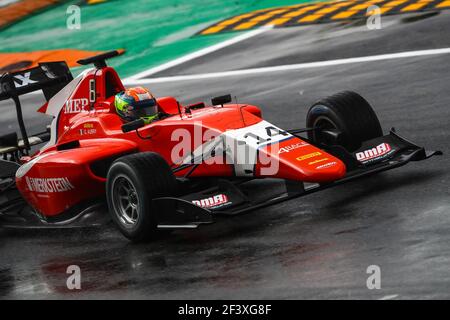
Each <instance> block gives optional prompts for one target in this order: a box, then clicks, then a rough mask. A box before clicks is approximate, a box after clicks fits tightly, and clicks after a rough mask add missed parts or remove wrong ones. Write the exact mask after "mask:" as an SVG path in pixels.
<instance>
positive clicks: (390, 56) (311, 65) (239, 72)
mask: <svg viewBox="0 0 450 320" xmlns="http://www.w3.org/2000/svg"><path fill="white" fill-rule="evenodd" d="M448 53H450V48H441V49H430V50H418V51H406V52H398V53H389V54H380V55H374V56H365V57H356V58H347V59H336V60H327V61H317V62H308V63H299V64H290V65H281V66H274V67H263V68H253V69H243V70H234V71H224V72H212V73H203V74H192V75H183V76H170V77H161V78H149V79H137V80H134V79H133V80H132V81H125V84H126V85H131V84H133V85H141V84H142V85H144V84H151V83H164V82H174V81H191V80H202V79H213V78H223V77H234V76H242V75H252V74H261V73H270V72H280V71H292V70H300V69H310V68H321V67H329V66H337V65H344V64H351V63H362V62H372V61H382V60H391V59H403V58H412V57H421V56H430V55H439V54H448Z"/></svg>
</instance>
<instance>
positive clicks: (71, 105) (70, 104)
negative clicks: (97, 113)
mask: <svg viewBox="0 0 450 320" xmlns="http://www.w3.org/2000/svg"><path fill="white" fill-rule="evenodd" d="M88 105H89V100H88V99H86V98H82V99H70V100H67V101H66V104H65V105H64V113H66V114H73V113H81V112H87V110H85V109H84V108H85V107H87V106H88Z"/></svg>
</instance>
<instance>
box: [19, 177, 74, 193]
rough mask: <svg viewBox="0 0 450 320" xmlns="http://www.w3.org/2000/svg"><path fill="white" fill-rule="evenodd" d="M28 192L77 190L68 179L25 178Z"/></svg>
mask: <svg viewBox="0 0 450 320" xmlns="http://www.w3.org/2000/svg"><path fill="white" fill-rule="evenodd" d="M25 181H26V183H27V186H28V190H30V191H31V192H40V193H55V192H65V191H70V190H73V189H75V187H74V186H73V185H72V184H71V183H70V181H69V179H68V178H29V177H25Z"/></svg>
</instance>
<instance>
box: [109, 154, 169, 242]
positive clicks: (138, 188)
mask: <svg viewBox="0 0 450 320" xmlns="http://www.w3.org/2000/svg"><path fill="white" fill-rule="evenodd" d="M176 188H177V181H176V179H175V176H174V175H173V173H172V170H171V169H170V167H169V165H168V164H167V162H166V161H165V160H164V159H163V158H162V157H161V156H160V155H159V154H157V153H153V152H144V153H138V154H132V155H127V156H124V157H121V158H119V159H117V160H116V161H115V162H114V163H113V164H112V165H111V168H110V169H109V171H108V176H107V183H106V197H107V201H108V207H109V211H110V214H111V217H112V220H113V221H114V223H115V224H116V226H117V227H118V228H119V230H120V231H121V232H122V234H123V235H124V236H125V237H127V238H128V239H130V240H132V241H136V242H139V241H146V240H150V239H153V238H155V237H156V236H157V235H158V234H159V232H158V230H157V221H156V212H155V208H154V206H153V205H152V200H153V199H154V198H157V197H163V196H172V195H174V194H175V192H176Z"/></svg>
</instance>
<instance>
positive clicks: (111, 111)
mask: <svg viewBox="0 0 450 320" xmlns="http://www.w3.org/2000/svg"><path fill="white" fill-rule="evenodd" d="M122 90H124V86H123V84H122V82H121V80H120V79H119V77H118V75H117V73H116V72H115V70H114V69H112V68H109V67H106V68H103V69H100V70H98V69H97V70H95V69H91V70H87V71H86V72H84V73H83V74H81V75H80V76H79V77H77V78H75V79H74V80H73V81H72V82H70V83H69V84H68V85H67V86H66V87H65V88H64V89H63V90H61V92H59V93H58V94H56V95H55V96H54V97H53V98H52V99H50V100H49V101H48V103H46V104H45V105H44V106H43V107H42V108H41V109H39V111H40V112H43V113H47V114H49V115H52V116H54V117H55V118H54V121H53V123H52V126H51V128H52V129H51V130H52V132H51V134H52V138H51V141H50V142H49V143H48V144H47V145H46V146H44V147H43V148H42V149H41V150H40V151H39V152H38V153H37V154H35V155H34V156H33V157H32V158H30V159H25V160H24V161H25V163H24V164H23V165H22V167H21V168H20V169H19V170H18V172H17V175H16V182H17V186H18V189H19V190H20V192H21V193H22V195H23V197H24V198H25V199H26V200H27V201H28V202H29V204H30V205H31V206H33V207H34V208H35V209H36V210H37V211H38V212H39V213H40V214H41V215H42V216H44V217H55V216H59V215H61V214H63V213H64V212H66V211H68V210H70V209H71V208H73V207H74V206H76V205H78V204H81V203H83V202H86V201H88V200H90V199H95V198H98V197H101V196H103V195H104V194H105V182H106V175H107V169H108V166H109V164H111V162H112V161H114V160H115V159H117V158H119V157H120V156H123V155H126V154H130V153H135V152H144V151H153V152H157V153H159V154H160V155H162V156H163V157H164V158H165V159H166V161H167V162H168V163H169V164H170V165H171V166H175V165H179V164H182V163H186V161H187V160H186V159H188V158H189V155H190V154H191V153H193V154H194V155H195V154H196V153H198V152H199V150H200V152H201V149H202V148H201V147H202V146H203V147H205V149H207V146H208V143H210V142H211V141H213V139H212V138H215V137H222V141H228V142H229V141H235V142H236V141H240V142H239V143H238V144H239V145H240V144H241V143H242V144H244V145H247V146H248V148H250V150H253V151H254V153H250V159H246V160H245V161H241V160H242V159H239V157H241V154H242V153H240V152H239V149H236V150H237V151H234V152H231V155H232V156H231V158H232V159H231V160H230V159H229V161H224V158H225V157H224V156H223V153H217V152H216V155H215V156H214V157H213V158H211V159H210V160H214V158H216V159H215V160H217V161H216V162H215V163H211V162H212V161H210V162H208V161H205V162H204V163H202V164H200V165H199V166H198V168H197V169H196V170H195V171H193V172H192V175H191V177H206V176H219V177H232V176H244V177H254V178H259V177H276V178H283V179H290V180H298V181H306V182H328V181H334V180H337V179H339V178H341V177H343V176H344V175H345V173H346V168H345V165H344V163H343V162H342V161H341V160H339V159H337V158H336V157H334V156H332V155H330V154H327V153H326V152H324V151H323V150H320V149H318V148H316V147H315V146H313V145H310V144H308V143H306V142H305V141H302V140H301V139H299V138H298V137H294V136H292V135H290V134H288V133H287V132H285V131H283V130H281V129H279V128H277V127H276V126H273V125H271V124H270V123H268V122H266V121H264V120H263V119H262V118H261V111H260V109H259V108H258V107H256V106H252V105H245V104H230V105H225V106H219V107H215V106H209V107H204V108H199V109H193V110H191V112H186V108H185V107H184V106H182V105H180V106H179V105H178V102H177V101H176V100H175V99H174V98H172V97H164V98H160V99H158V105H159V109H160V111H161V112H164V113H166V114H168V115H170V116H168V117H166V118H164V119H162V120H159V121H157V122H154V123H152V124H149V125H147V126H145V127H143V128H141V129H139V135H140V136H141V137H150V139H145V140H143V139H141V138H140V137H139V136H138V134H137V133H136V132H135V131H132V132H128V133H123V132H122V129H121V126H122V125H123V124H124V122H123V121H122V120H121V118H120V117H119V116H118V115H117V114H116V113H115V108H114V105H113V100H114V95H115V94H116V93H117V92H120V91H122ZM179 108H180V110H181V114H179V111H178V110H179ZM187 133H189V134H190V135H191V137H192V139H190V140H189V141H188V142H186V141H181V140H182V139H181V136H182V135H183V134H187ZM211 133H214V134H213V137H211ZM228 142H224V143H223V145H224V148H226V147H227V146H229V144H228ZM244 142H245V143H244ZM182 143H183V146H186V143H187V144H188V146H189V148H188V149H189V150H188V152H186V149H182V150H181V149H180V145H181V144H182ZM199 148H200V149H199ZM183 150H184V154H183V152H182V151H183ZM261 155H266V156H267V157H268V158H270V159H272V160H276V162H277V170H276V172H273V170H267V169H268V167H269V166H268V165H267V162H263V161H261V160H260V157H261ZM218 158H221V159H218ZM220 160H222V161H220ZM238 160H239V161H238ZM271 165H273V163H271ZM188 170H189V168H188V169H186V170H182V171H178V172H177V173H176V174H177V175H180V176H182V175H185V174H186V173H187V171H188Z"/></svg>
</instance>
